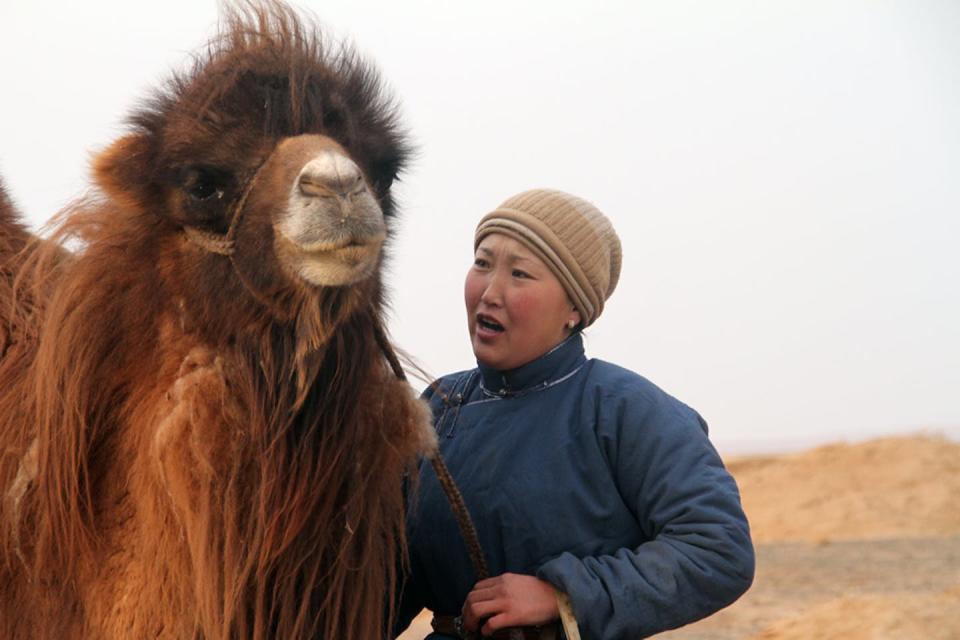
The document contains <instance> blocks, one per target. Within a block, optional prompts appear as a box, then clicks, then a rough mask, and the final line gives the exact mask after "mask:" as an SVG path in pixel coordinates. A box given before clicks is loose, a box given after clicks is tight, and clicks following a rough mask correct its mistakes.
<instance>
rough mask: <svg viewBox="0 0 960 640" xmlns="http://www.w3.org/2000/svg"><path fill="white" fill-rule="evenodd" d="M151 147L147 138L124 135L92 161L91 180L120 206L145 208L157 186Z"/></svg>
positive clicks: (136, 135)
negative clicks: (154, 179) (153, 175)
mask: <svg viewBox="0 0 960 640" xmlns="http://www.w3.org/2000/svg"><path fill="white" fill-rule="evenodd" d="M153 165H154V163H153V145H152V144H151V142H150V139H149V138H148V137H147V136H144V135H140V134H130V135H126V136H124V137H122V138H120V139H119V140H117V141H116V142H114V143H113V144H112V145H110V146H109V147H108V148H107V149H106V150H105V151H103V152H101V153H100V154H99V155H97V156H96V157H95V158H94V159H93V178H94V180H96V182H97V183H98V184H99V185H100V187H101V188H102V189H103V190H104V191H105V192H106V193H107V194H108V195H109V196H110V197H111V198H113V199H114V200H116V201H118V202H119V203H120V204H122V205H123V206H127V207H133V208H144V207H145V206H146V204H147V202H149V200H150V197H151V195H153V194H154V192H155V191H156V186H155V185H153V181H152V180H151V177H152V174H153V168H154V167H153Z"/></svg>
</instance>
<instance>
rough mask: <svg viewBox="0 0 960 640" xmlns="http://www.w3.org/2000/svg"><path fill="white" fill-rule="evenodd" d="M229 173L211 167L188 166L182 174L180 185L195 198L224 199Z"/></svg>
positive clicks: (204, 199)
mask: <svg viewBox="0 0 960 640" xmlns="http://www.w3.org/2000/svg"><path fill="white" fill-rule="evenodd" d="M229 183H230V179H229V175H228V174H226V173H225V172H223V171H219V170H217V169H213V168H210V167H187V168H186V169H184V170H183V172H182V173H181V174H180V186H181V188H182V189H183V190H184V191H186V192H187V195H189V196H190V197H191V198H193V199H194V200H199V201H206V200H211V199H213V200H222V199H223V195H224V193H225V192H226V190H227V187H228V186H229Z"/></svg>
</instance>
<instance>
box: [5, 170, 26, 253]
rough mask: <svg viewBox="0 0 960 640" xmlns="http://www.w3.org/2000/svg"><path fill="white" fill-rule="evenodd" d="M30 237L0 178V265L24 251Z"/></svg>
mask: <svg viewBox="0 0 960 640" xmlns="http://www.w3.org/2000/svg"><path fill="white" fill-rule="evenodd" d="M30 237H31V235H30V232H29V231H28V230H27V228H26V226H24V224H23V223H22V222H21V221H20V214H19V213H18V212H17V208H16V207H15V206H13V199H12V198H10V194H8V193H7V189H6V186H5V185H4V184H3V178H2V177H0V264H5V263H6V261H7V258H8V256H9V255H10V254H11V253H18V252H19V251H20V250H21V249H23V247H24V245H25V244H26V243H27V241H28V240H29V239H30Z"/></svg>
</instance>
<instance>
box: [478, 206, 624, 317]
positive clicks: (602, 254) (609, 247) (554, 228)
mask: <svg viewBox="0 0 960 640" xmlns="http://www.w3.org/2000/svg"><path fill="white" fill-rule="evenodd" d="M491 233H502V234H503V235H506V236H509V237H511V238H513V239H515V240H517V241H519V242H522V243H523V244H524V245H525V246H526V247H527V248H529V249H530V250H531V251H533V252H534V254H536V255H537V257H538V258H540V259H541V260H543V262H544V263H545V264H546V265H547V266H548V267H549V268H550V270H551V271H552V272H553V274H554V275H556V276H557V279H558V280H560V284H562V285H563V288H564V290H565V291H566V292H567V295H568V296H570V300H571V302H573V305H574V306H575V307H576V309H577V311H579V312H580V317H581V318H582V320H583V326H584V327H587V326H589V325H590V324H592V323H593V321H594V320H596V319H597V318H598V317H599V316H600V312H602V311H603V303H604V302H605V301H606V300H607V298H609V297H610V294H611V293H613V290H614V289H615V288H616V286H617V280H618V279H619V278H620V263H621V260H622V254H621V249H620V238H619V237H617V232H616V231H614V229H613V225H611V224H610V221H609V220H608V219H607V217H606V216H605V215H603V213H601V211H600V210H599V209H597V208H596V207H595V206H593V205H592V204H590V203H589V202H587V201H586V200H584V199H582V198H578V197H577V196H574V195H571V194H569V193H564V192H563V191H556V190H553V189H533V190H531V191H524V192H523V193H521V194H519V195H515V196H513V197H512V198H509V199H507V200H506V201H505V202H504V203H503V204H501V205H500V206H499V207H497V209H496V210H495V211H493V212H491V213H488V214H487V215H485V216H484V217H483V218H482V219H481V220H480V224H478V225H477V232H476V235H475V236H474V241H473V248H474V249H476V248H477V247H478V246H479V245H480V241H481V240H483V238H484V237H486V236H488V235H490V234H491Z"/></svg>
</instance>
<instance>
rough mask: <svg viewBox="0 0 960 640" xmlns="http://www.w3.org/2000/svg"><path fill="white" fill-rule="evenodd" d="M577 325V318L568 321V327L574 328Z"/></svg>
mask: <svg viewBox="0 0 960 640" xmlns="http://www.w3.org/2000/svg"><path fill="white" fill-rule="evenodd" d="M575 326H577V322H576V320H570V321H568V322H567V329H573V328H574V327H575Z"/></svg>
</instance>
